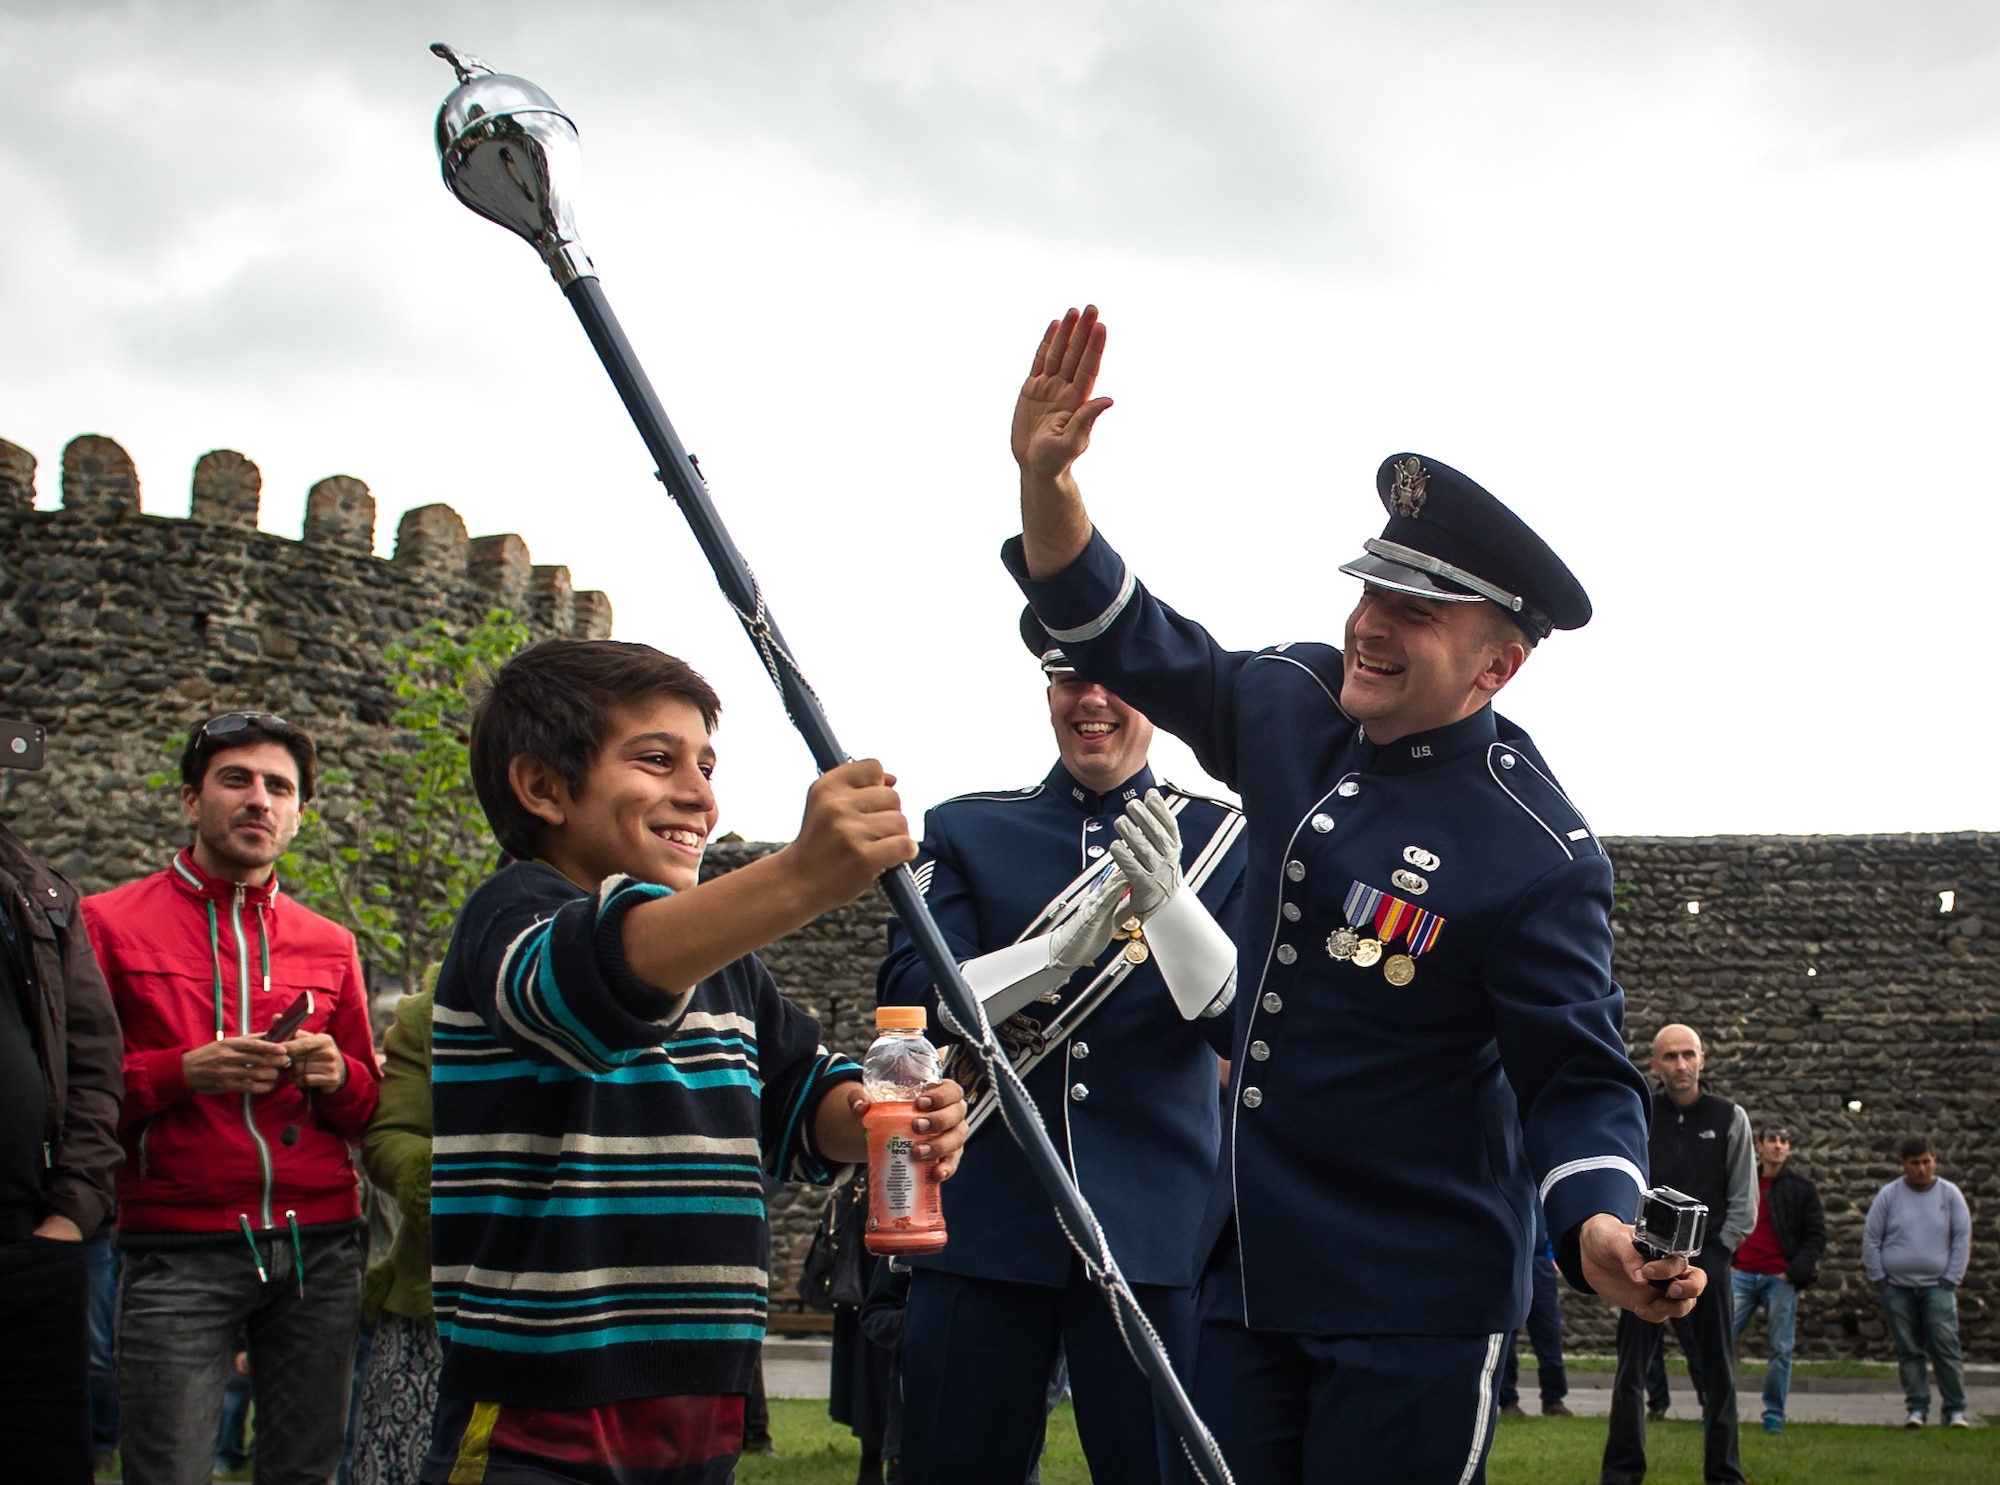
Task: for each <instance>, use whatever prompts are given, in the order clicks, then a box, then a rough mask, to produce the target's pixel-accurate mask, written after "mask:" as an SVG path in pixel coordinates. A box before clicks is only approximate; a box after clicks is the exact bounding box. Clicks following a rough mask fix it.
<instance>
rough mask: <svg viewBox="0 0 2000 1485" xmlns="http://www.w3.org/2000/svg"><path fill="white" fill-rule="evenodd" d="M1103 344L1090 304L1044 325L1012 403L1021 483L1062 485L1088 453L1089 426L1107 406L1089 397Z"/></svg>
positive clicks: (1104, 401)
mask: <svg viewBox="0 0 2000 1485" xmlns="http://www.w3.org/2000/svg"><path fill="white" fill-rule="evenodd" d="M1104 340H1105V330H1104V326H1103V325H1102V324H1100V323H1099V322H1098V319H1097V306H1096V305H1094V304H1088V305H1085V306H1084V308H1083V311H1082V312H1081V313H1078V312H1077V311H1076V310H1073V309H1072V310H1071V311H1070V312H1069V313H1068V314H1066V315H1064V316H1063V317H1062V318H1061V319H1060V320H1051V321H1050V322H1049V328H1048V330H1047V331H1046V332H1044V334H1043V335H1042V343H1041V344H1040V345H1039V346H1037V347H1036V348H1035V362H1034V365H1033V366H1032V367H1030V368H1029V371H1028V379H1027V380H1026V381H1025V382H1023V383H1021V395H1020V397H1019V398H1018V399H1017V400H1016V401H1015V403H1014V432H1013V439H1012V442H1013V447H1014V461H1015V462H1016V463H1017V464H1019V465H1020V466H1021V473H1022V476H1023V478H1028V479H1036V480H1048V481H1056V480H1061V479H1063V478H1064V477H1065V476H1067V475H1068V473H1069V467H1070V465H1072V464H1074V463H1075V462H1076V461H1077V459H1078V457H1079V456H1081V455H1082V453H1083V451H1084V450H1085V449H1087V448H1089V447H1090V430H1091V426H1092V425H1093V424H1095V423H1096V421H1097V419H1098V415H1099V414H1101V413H1102V412H1103V411H1104V410H1105V409H1106V408H1107V407H1109V406H1111V399H1110V398H1109V397H1097V396H1093V395H1092V394H1093V393H1094V392H1095V390H1096V387H1097V369H1098V367H1099V365H1101V364H1102V362H1103V360H1104Z"/></svg>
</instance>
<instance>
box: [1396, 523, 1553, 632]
mask: <svg viewBox="0 0 2000 1485" xmlns="http://www.w3.org/2000/svg"><path fill="white" fill-rule="evenodd" d="M1361 545H1362V547H1363V549H1364V550H1366V551H1367V552H1368V553H1369V555H1370V556H1374V557H1381V558H1383V559H1384V560H1385V561H1389V562H1400V563H1402V564H1403V566H1405V567H1414V568H1416V569H1417V571H1419V572H1427V573H1429V574H1430V575H1431V576H1432V577H1441V578H1444V579H1445V580H1446V581H1447V582H1453V583H1457V584H1458V585H1459V586H1460V587H1461V588H1470V589H1471V590H1472V591H1473V592H1475V593H1477V594H1478V595H1479V596H1480V597H1481V598H1490V599H1492V600H1493V601H1494V602H1495V603H1497V604H1499V605H1500V606H1501V607H1502V608H1504V609H1507V610H1509V611H1511V612H1513V613H1517V614H1518V613H1520V612H1521V611H1522V610H1524V609H1526V610H1527V611H1528V612H1529V613H1533V612H1534V610H1533V609H1529V608H1528V605H1527V603H1526V602H1525V601H1524V600H1523V599H1520V598H1518V597H1516V596H1515V595H1514V594H1512V593H1509V592H1508V591H1507V590H1506V589H1505V588H1502V587H1498V586H1496V585H1494V584H1492V583H1489V582H1487V581H1486V579H1485V578H1481V577H1474V576H1473V575H1472V574H1471V573H1469V572H1467V571H1466V570H1465V569H1464V568H1462V567H1453V566H1452V565H1451V564H1450V563H1449V562H1445V561H1442V560H1440V559H1439V558H1436V557H1433V556H1432V555H1431V554H1430V553H1429V552H1420V551H1418V550H1417V549H1416V548H1415V547H1406V546H1404V545H1403V544H1402V543H1401V542H1394V541H1383V540H1382V539H1381V538H1380V537H1379V536H1371V537H1369V538H1368V539H1367V540H1366V541H1364V542H1362V543H1361Z"/></svg>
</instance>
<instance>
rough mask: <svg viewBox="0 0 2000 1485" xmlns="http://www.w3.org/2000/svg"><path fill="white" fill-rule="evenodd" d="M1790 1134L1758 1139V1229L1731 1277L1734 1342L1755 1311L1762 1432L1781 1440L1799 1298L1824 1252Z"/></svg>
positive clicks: (1773, 1128) (1814, 1200)
mask: <svg viewBox="0 0 2000 1485" xmlns="http://www.w3.org/2000/svg"><path fill="white" fill-rule="evenodd" d="M1791 1154H1792V1132H1791V1131H1790V1130H1789V1129H1787V1128H1785V1126H1784V1125H1782V1124H1771V1125H1767V1126H1766V1127H1765V1128H1764V1130H1763V1132H1762V1133H1761V1134H1759V1135H1758V1136H1757V1225H1756V1226H1755V1227H1753V1228H1751V1229H1750V1236H1748V1237H1746V1238H1745V1239H1743V1246H1742V1247H1740V1248H1738V1249H1737V1250H1736V1263H1735V1271H1734V1272H1733V1273H1731V1274H1730V1276H1729V1283H1730V1287H1731V1291H1732V1293H1733V1295H1734V1297H1735V1301H1736V1339H1737V1340H1741V1339H1742V1338H1743V1332H1744V1330H1745V1329H1746V1328H1747V1327H1748V1326H1749V1324H1750V1317H1751V1315H1753V1314H1755V1313H1756V1311H1757V1307H1758V1306H1759V1305H1762V1306H1763V1307H1764V1326H1765V1329H1766V1331H1767V1332H1768V1333H1769V1335H1770V1339H1771V1362H1770V1365H1769V1366H1768V1367H1766V1368H1765V1371H1764V1432H1766V1433H1782V1432H1783V1431H1784V1427H1785V1396H1786V1394H1787V1393H1788V1392H1789V1391H1790V1390H1791V1385H1792V1336H1793V1332H1794V1330H1795V1328H1796V1326H1797V1323H1798V1316H1799V1291H1800V1290H1801V1289H1803V1288H1805V1287H1806V1285H1808V1284H1810V1283H1812V1282H1813V1281H1814V1280H1815V1279H1817V1278H1818V1277H1819V1260H1820V1255H1821V1254H1823V1253H1824V1252H1826V1210H1825V1208H1823V1207H1822V1206H1821V1205H1820V1200H1819V1187H1817V1186H1815V1185H1814V1184H1813V1182H1812V1177H1811V1176H1808V1175H1806V1174H1804V1173H1803V1172H1801V1171H1799V1170H1798V1169H1797V1168H1796V1167H1793V1166H1789V1165H1787V1164H1786V1161H1787V1160H1789V1159H1790V1158H1791Z"/></svg>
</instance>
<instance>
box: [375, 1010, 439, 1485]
mask: <svg viewBox="0 0 2000 1485" xmlns="http://www.w3.org/2000/svg"><path fill="white" fill-rule="evenodd" d="M436 981H437V975H436V972H435V971H433V972H432V973H431V974H430V976H429V982H428V983H427V984H426V985H425V986H424V988H423V989H422V990H421V991H419V992H418V993H417V994H415V995H406V996H404V997H403V998H402V999H401V1000H399V1001H398V1002H396V1020H395V1023H394V1024H393V1025H392V1026H391V1027H390V1028H389V1034H388V1036H387V1038H386V1039H385V1040H384V1043H383V1050H384V1052H385V1053H386V1054H387V1061H386V1063H385V1065H384V1067H383V1069H382V1098H381V1101H380V1102H379V1103H377V1104H376V1106H375V1117H374V1118H372V1119H370V1120H369V1121H368V1132H367V1133H366V1134H364V1135H363V1136H362V1137H361V1160H362V1164H363V1165H364V1166H365V1167H366V1169H367V1171H368V1179H369V1180H371V1181H373V1182H374V1183H375V1185H376V1188H377V1189H378V1190H381V1191H386V1192H388V1193H389V1194H390V1195H391V1196H393V1197H394V1198H395V1200H396V1205H397V1206H398V1207H399V1208H400V1209H401V1211H402V1214H403V1218H402V1222H401V1224H400V1225H399V1226H398V1227H397V1229H396V1239H395V1243H394V1245H393V1246H392V1247H391V1248H390V1249H389V1256H388V1257H387V1258H386V1259H384V1260H383V1261H382V1262H380V1263H378V1264H376V1265H375V1266H374V1267H373V1268H371V1269H369V1271H368V1277H367V1281H366V1283H365V1284H364V1285H363V1289H362V1295H363V1306H364V1309H365V1312H366V1313H367V1315H368V1316H370V1317H373V1318H374V1323H375V1347H374V1350H373V1351H372V1352H371V1353H370V1354H369V1358H368V1375H367V1379H366V1381H365V1382H364V1383H363V1385H362V1392H361V1419H360V1422H359V1424H358V1426H357V1427H356V1430H355V1441H354V1485H408V1482H410V1481H413V1480H415V1479H416V1478H417V1471H418V1470H419V1469H421V1468H422V1467H423V1463H424V1453H425V1451H426V1450H428V1449H429V1448H430V1446H431V1414H432V1413H433V1412H435V1411H436V1410H437V1384H438V1371H439V1369H440V1368H441V1367H442V1366H443V1365H444V1356H443V1353H442V1352H441V1351H440V1349H439V1347H438V1333H437V1321H436V1318H435V1317H434V1316H433V1314H432V1311H431V1002H432V1000H433V998H434V994H435V992H434V989H433V987H434V986H435V984H436Z"/></svg>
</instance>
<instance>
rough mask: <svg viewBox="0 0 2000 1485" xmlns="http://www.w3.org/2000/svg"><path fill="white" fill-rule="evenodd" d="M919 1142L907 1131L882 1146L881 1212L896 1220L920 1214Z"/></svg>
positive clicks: (887, 1218) (889, 1218)
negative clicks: (916, 1152) (918, 1187)
mask: <svg viewBox="0 0 2000 1485" xmlns="http://www.w3.org/2000/svg"><path fill="white" fill-rule="evenodd" d="M915 1149H916V1142H915V1141H914V1140H912V1139H911V1138H910V1137H909V1136H908V1135H907V1134H892V1135H890V1136H889V1137H888V1139H886V1140H885V1141H883V1145H882V1185H881V1188H880V1190H881V1194H880V1197H879V1198H878V1199H879V1200H880V1202H881V1208H880V1215H881V1216H882V1217H883V1218H885V1219H886V1220H888V1221H891V1222H895V1221H900V1220H902V1219H904V1218H908V1217H914V1216H916V1215H917V1157H916V1155H915V1154H914V1153H913V1152H914V1151H915Z"/></svg>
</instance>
